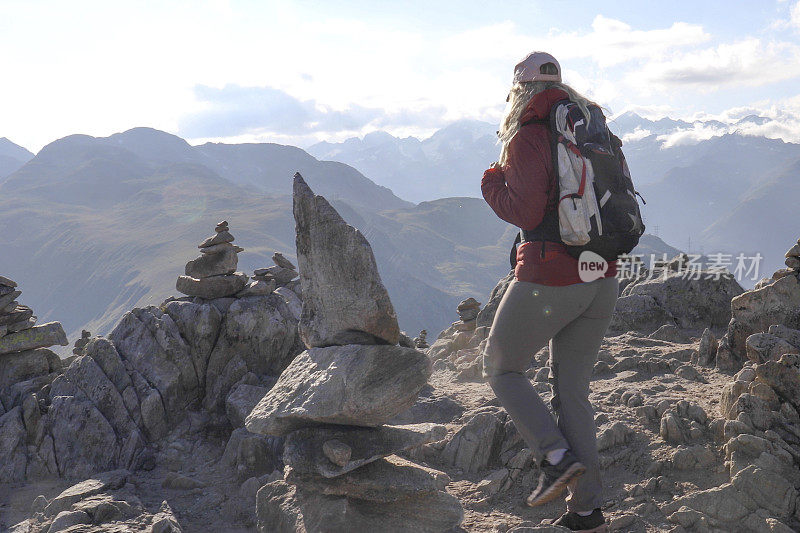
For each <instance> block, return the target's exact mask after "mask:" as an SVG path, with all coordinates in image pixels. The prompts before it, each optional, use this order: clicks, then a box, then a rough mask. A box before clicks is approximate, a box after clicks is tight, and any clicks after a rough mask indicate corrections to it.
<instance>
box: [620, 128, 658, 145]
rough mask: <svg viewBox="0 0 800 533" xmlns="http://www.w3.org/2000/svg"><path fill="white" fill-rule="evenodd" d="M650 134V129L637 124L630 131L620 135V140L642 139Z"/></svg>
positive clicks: (626, 141) (624, 141) (625, 141)
mask: <svg viewBox="0 0 800 533" xmlns="http://www.w3.org/2000/svg"><path fill="white" fill-rule="evenodd" d="M650 135H652V133H651V132H650V130H645V129H642V128H640V127H638V126H637V127H636V129H634V130H633V131H632V132H630V133H626V134H625V135H623V136H622V142H623V143H629V142H636V141H641V140H642V139H644V138H645V137H649V136H650Z"/></svg>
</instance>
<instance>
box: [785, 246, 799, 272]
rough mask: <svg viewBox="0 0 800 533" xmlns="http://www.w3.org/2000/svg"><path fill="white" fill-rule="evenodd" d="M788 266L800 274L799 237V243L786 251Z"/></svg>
mask: <svg viewBox="0 0 800 533" xmlns="http://www.w3.org/2000/svg"><path fill="white" fill-rule="evenodd" d="M786 266H787V267H788V269H789V270H791V271H792V272H794V274H795V275H796V276H797V275H800V239H797V244H795V245H794V246H792V247H791V248H789V251H788V252H786Z"/></svg>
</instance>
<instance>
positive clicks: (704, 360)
mask: <svg viewBox="0 0 800 533" xmlns="http://www.w3.org/2000/svg"><path fill="white" fill-rule="evenodd" d="M718 348H719V342H718V341H717V338H716V337H715V336H714V334H713V333H712V332H711V330H710V329H708V328H706V329H705V330H703V335H702V336H701V337H700V344H699V345H698V347H697V360H698V363H699V364H701V365H703V366H712V363H713V362H714V359H715V357H716V355H717V349H718Z"/></svg>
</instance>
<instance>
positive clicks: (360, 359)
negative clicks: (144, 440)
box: [245, 173, 463, 532]
mask: <svg viewBox="0 0 800 533" xmlns="http://www.w3.org/2000/svg"><path fill="white" fill-rule="evenodd" d="M294 217H295V221H296V224H297V226H296V231H297V258H298V264H299V266H300V283H301V286H302V296H303V304H302V315H301V319H300V324H299V331H300V336H301V339H302V340H303V343H304V344H305V346H306V347H307V350H306V351H304V352H303V353H301V354H300V355H298V356H297V357H296V358H295V359H294V360H293V361H292V363H291V364H290V365H289V366H288V367H287V368H286V370H284V371H283V373H282V374H281V375H280V377H279V378H278V381H277V383H276V384H275V385H274V387H272V389H271V390H270V391H269V392H268V393H267V394H266V395H265V396H264V397H263V398H262V399H261V401H260V402H259V403H258V404H257V405H256V407H255V408H254V409H253V410H252V412H251V413H250V414H249V416H248V417H247V419H246V421H245V425H246V427H247V429H248V430H249V431H250V432H252V433H257V434H261V435H273V436H285V445H284V451H283V462H284V464H285V469H284V477H283V479H278V480H275V481H272V482H270V483H268V484H266V485H264V486H263V487H262V488H261V489H260V490H259V491H258V495H257V498H256V512H257V516H258V527H259V530H260V531H262V532H266V531H270V532H273V531H278V532H283V531H285V532H290V531H292V532H293V531H306V532H314V531H359V530H362V531H420V532H425V531H446V530H450V529H453V528H454V527H457V526H458V525H459V524H460V523H461V520H462V517H463V509H462V507H461V504H460V503H459V501H458V500H457V499H456V498H455V497H453V496H452V495H450V494H449V493H447V492H446V491H445V490H444V488H445V485H446V484H447V483H448V482H449V479H448V477H447V476H446V474H444V473H442V472H439V471H436V470H432V469H429V468H425V467H423V466H420V465H417V464H414V463H413V462H410V461H408V460H405V459H402V458H400V457H398V456H396V455H393V454H395V453H399V452H402V451H404V450H410V449H413V448H416V447H419V446H420V445H422V444H425V443H428V442H432V441H438V440H441V439H442V438H444V435H445V433H446V430H445V427H444V426H442V425H436V424H426V423H422V424H413V425H405V426H391V425H384V424H385V423H386V422H387V421H388V420H389V419H391V418H392V417H394V416H395V415H397V414H399V413H401V412H402V411H405V410H406V409H408V408H409V407H411V406H412V405H414V403H415V402H416V399H417V395H418V393H419V391H420V389H421V388H422V387H423V386H424V385H425V384H426V383H427V380H428V377H429V376H430V373H431V368H430V362H429V360H428V358H427V357H426V356H425V355H424V354H422V353H420V352H418V351H416V350H414V349H412V348H405V347H402V346H398V345H397V343H398V341H399V339H400V330H399V327H398V324H397V317H396V315H395V312H394V309H393V307H392V304H391V301H390V300H389V296H388V293H387V292H386V289H385V288H384V286H383V284H382V282H381V279H380V276H379V275H378V271H377V268H376V264H375V258H374V256H373V254H372V250H371V248H370V246H369V243H368V242H367V240H366V239H365V238H364V236H363V235H362V234H361V233H360V232H359V231H358V230H357V229H355V228H353V227H351V226H349V225H347V224H346V223H345V221H344V220H343V219H342V218H341V217H340V216H339V214H338V213H337V212H336V210H335V209H334V208H333V207H332V206H331V205H330V204H329V203H328V201H327V200H326V199H325V198H323V197H321V196H316V195H315V194H314V193H313V192H312V190H311V189H310V188H309V187H308V185H307V184H306V182H305V181H304V180H303V178H302V177H301V176H300V174H299V173H298V174H295V180H294ZM276 262H277V261H276ZM278 266H279V267H281V268H288V265H281V264H278ZM273 272H277V271H273ZM273 275H274V274H273ZM287 276H288V274H287ZM275 277H276V278H277V276H275Z"/></svg>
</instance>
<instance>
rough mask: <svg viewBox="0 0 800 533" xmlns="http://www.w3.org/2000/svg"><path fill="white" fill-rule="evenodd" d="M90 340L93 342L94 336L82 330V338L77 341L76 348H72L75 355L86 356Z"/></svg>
mask: <svg viewBox="0 0 800 533" xmlns="http://www.w3.org/2000/svg"><path fill="white" fill-rule="evenodd" d="M90 340H92V334H91V333H89V332H88V331H86V330H85V329H84V330H81V338H80V339H78V340H76V341H75V347H73V348H72V353H74V354H75V355H85V354H86V350H85V348H86V345H87V344H89V341H90Z"/></svg>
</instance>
